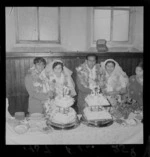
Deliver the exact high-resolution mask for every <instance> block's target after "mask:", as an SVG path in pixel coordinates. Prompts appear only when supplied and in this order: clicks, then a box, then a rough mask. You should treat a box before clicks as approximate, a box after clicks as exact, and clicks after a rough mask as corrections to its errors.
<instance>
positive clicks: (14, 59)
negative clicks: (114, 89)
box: [6, 52, 143, 115]
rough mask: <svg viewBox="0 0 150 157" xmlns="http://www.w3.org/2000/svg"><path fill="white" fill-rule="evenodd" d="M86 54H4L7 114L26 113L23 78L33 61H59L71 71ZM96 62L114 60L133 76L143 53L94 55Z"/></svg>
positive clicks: (82, 60)
mask: <svg viewBox="0 0 150 157" xmlns="http://www.w3.org/2000/svg"><path fill="white" fill-rule="evenodd" d="M87 54H88V53H86V52H71V53H64V52H62V53H15V52H11V53H6V96H7V97H8V99H9V104H10V106H9V112H10V113H11V114H12V115H13V114H14V113H15V112H16V111H24V112H26V111H27V108H28V93H27V91H26V89H25V85H24V78H25V75H26V73H27V71H28V69H29V68H30V67H31V66H32V65H33V59H34V58H35V57H37V56H40V57H44V58H45V59H46V60H47V62H51V61H52V60H54V59H61V60H62V61H63V62H64V64H65V65H66V66H67V67H68V68H69V69H70V70H72V71H73V79H75V68H76V67H77V66H79V65H80V64H81V63H83V62H84V60H85V56H86V55H87ZM96 54H97V56H98V62H101V61H104V60H106V59H108V58H112V59H115V60H116V61H117V62H118V63H119V64H120V66H121V67H122V68H123V70H124V71H125V72H126V73H127V75H128V76H131V75H133V74H134V71H135V67H136V65H137V64H138V63H139V61H140V60H142V59H143V53H127V52H125V53H122V52H121V53H118V52H117V53H112V52H111V53H96Z"/></svg>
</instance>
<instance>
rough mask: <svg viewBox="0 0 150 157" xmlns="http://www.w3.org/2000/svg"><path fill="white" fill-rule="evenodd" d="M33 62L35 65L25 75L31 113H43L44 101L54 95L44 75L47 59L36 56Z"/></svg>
mask: <svg viewBox="0 0 150 157" xmlns="http://www.w3.org/2000/svg"><path fill="white" fill-rule="evenodd" d="M33 63H34V65H33V67H32V68H30V69H29V70H28V73H27V75H26V76H25V87H26V90H27V92H28V94H29V100H28V112H29V114H32V113H43V103H44V101H46V100H47V99H49V97H53V93H52V92H51V91H49V89H48V86H47V83H46V77H45V76H44V75H43V74H44V73H43V70H44V68H45V66H46V61H45V59H44V58H42V57H36V58H35V59H34V61H33Z"/></svg>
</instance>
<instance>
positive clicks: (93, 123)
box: [80, 114, 113, 127]
mask: <svg viewBox="0 0 150 157" xmlns="http://www.w3.org/2000/svg"><path fill="white" fill-rule="evenodd" d="M80 120H81V122H82V123H83V124H85V125H87V126H90V127H107V126H110V125H112V124H113V119H101V120H99V119H95V120H90V121H89V120H87V119H86V118H85V116H84V114H83V115H82V117H81V119H80Z"/></svg>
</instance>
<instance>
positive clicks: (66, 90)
mask: <svg viewBox="0 0 150 157" xmlns="http://www.w3.org/2000/svg"><path fill="white" fill-rule="evenodd" d="M69 91H70V89H69V88H68V87H64V95H68V94H69Z"/></svg>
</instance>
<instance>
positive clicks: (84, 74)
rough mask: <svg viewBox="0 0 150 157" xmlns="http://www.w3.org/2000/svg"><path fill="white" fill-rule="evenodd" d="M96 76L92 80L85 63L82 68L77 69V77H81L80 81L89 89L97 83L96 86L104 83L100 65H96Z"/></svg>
mask: <svg viewBox="0 0 150 157" xmlns="http://www.w3.org/2000/svg"><path fill="white" fill-rule="evenodd" d="M93 68H94V74H93V75H94V76H93V78H90V76H89V75H90V72H89V70H88V68H87V64H86V63H83V64H82V65H81V66H79V67H77V68H76V70H77V75H78V76H79V79H80V81H81V84H82V85H83V86H84V87H86V88H89V87H90V86H91V85H90V84H92V83H95V84H96V85H99V84H100V82H101V81H102V79H101V78H102V74H103V72H102V70H101V68H100V65H99V64H96V65H95V66H94V67H93Z"/></svg>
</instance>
